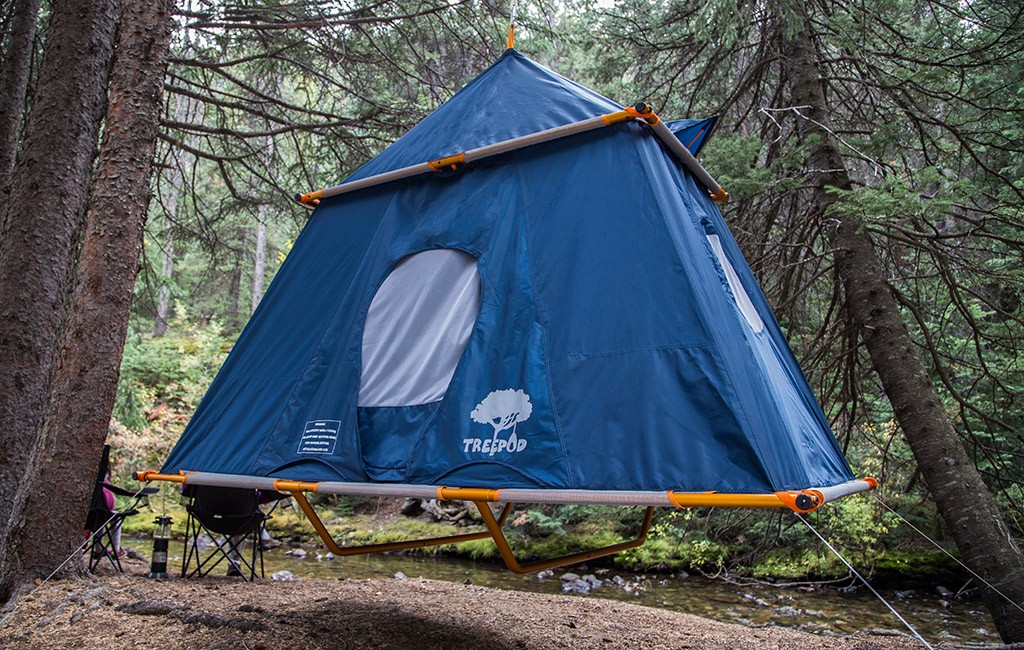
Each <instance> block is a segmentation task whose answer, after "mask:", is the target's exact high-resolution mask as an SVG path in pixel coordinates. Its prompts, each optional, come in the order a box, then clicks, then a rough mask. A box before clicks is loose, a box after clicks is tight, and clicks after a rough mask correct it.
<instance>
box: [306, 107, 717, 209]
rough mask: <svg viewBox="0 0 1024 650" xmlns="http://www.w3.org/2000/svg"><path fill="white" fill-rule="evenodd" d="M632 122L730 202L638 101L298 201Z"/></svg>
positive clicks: (312, 201)
mask: <svg viewBox="0 0 1024 650" xmlns="http://www.w3.org/2000/svg"><path fill="white" fill-rule="evenodd" d="M630 120H640V121H642V122H643V123H645V124H647V125H648V126H649V127H650V128H651V130H652V131H654V134H655V136H657V138H658V139H659V140H661V142H662V143H663V144H664V145H665V147H666V148H667V149H668V150H669V151H671V152H672V153H673V154H674V155H675V156H676V158H678V159H679V161H680V162H681V163H682V164H683V166H685V167H686V168H687V169H688V170H689V171H690V173H692V174H693V175H694V176H695V177H696V178H697V180H698V181H700V183H701V184H703V185H704V186H705V187H706V188H707V190H708V193H709V194H710V195H711V198H713V199H715V200H716V201H719V202H722V203H725V202H727V201H728V200H729V194H728V193H727V192H726V191H725V190H724V189H722V186H721V185H719V184H718V181H716V180H715V179H714V177H713V176H711V174H709V173H708V171H707V170H706V169H704V167H703V166H702V165H701V164H700V162H698V161H697V159H696V158H695V157H694V155H693V154H692V153H690V150H689V149H687V148H686V145H684V144H683V143H682V142H680V141H679V138H677V137H676V135H675V134H674V133H672V131H671V130H670V129H669V128H668V127H667V126H665V124H664V122H662V121H661V118H659V117H658V116H657V115H656V114H655V113H654V111H653V110H652V109H651V106H650V104H648V103H646V102H637V103H636V105H635V106H627V107H625V108H623V109H622V110H621V111H615V112H614V113H607V114H605V115H598V116H597V117H591V118H588V119H585V120H580V121H579V122H572V123H570V124H565V125H563V126H556V127H554V128H550V129H545V130H544V131H538V132H537V133H530V134H527V135H523V136H519V137H517V138H511V139H509V140H504V141H502V142H496V143H494V144H489V145H485V146H482V147H477V148H476V149H470V150H468V151H464V152H462V153H458V154H455V155H452V156H447V157H445V158H439V159H437V160H429V161H427V162H421V163H418V164H415V165H409V166H408V167H402V168H400V169H395V170H392V171H389V172H384V173H381V174H375V175H373V176H367V177H366V178H361V179H359V180H356V181H350V182H347V183H342V184H341V185H335V186H334V187H328V188H325V189H322V190H316V191H315V192H306V193H305V194H296V195H295V200H296V201H298V202H299V203H302V204H304V205H311V206H317V205H319V204H320V201H321V200H323V199H326V198H328V197H331V196H338V195H339V194H347V193H348V192H354V191H356V190H361V189H363V188H367V187H373V186H375V185H381V184H383V183H389V182H391V181H397V180H401V179H404V178H411V177H413V176H419V175H421V174H427V173H430V172H440V171H446V170H453V171H454V170H456V169H458V168H459V166H460V165H465V164H466V163H471V162H474V161H477V160H482V159H484V158H490V157H491V156H496V155H498V154H502V153H507V152H509V151H515V150H517V149H522V148H523V147H529V146H531V145H535V144H540V143H542V142H550V141H552V140H558V139H561V138H565V137H568V136H570V135H576V134H577V133H584V132H586V131H592V130H594V129H599V128H602V127H605V126H610V125H612V124H619V123H620V122H627V121H630Z"/></svg>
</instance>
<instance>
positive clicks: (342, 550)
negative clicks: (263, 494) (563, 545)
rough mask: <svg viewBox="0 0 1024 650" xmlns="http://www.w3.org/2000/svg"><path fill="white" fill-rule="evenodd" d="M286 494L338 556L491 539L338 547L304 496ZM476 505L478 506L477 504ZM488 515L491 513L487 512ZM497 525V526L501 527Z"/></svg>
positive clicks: (508, 509)
mask: <svg viewBox="0 0 1024 650" xmlns="http://www.w3.org/2000/svg"><path fill="white" fill-rule="evenodd" d="M288 492H289V493H290V494H291V495H292V496H293V497H295V501H296V502H297V503H298V504H299V507H300V508H302V512H304V513H305V514H306V518H307V519H309V523H311V524H313V528H315V529H316V532H317V534H318V535H320V539H322V540H323V542H324V545H326V546H327V550H328V551H330V552H331V553H334V554H335V555H338V556H348V555H367V554H369V553H388V552H392V551H404V550H407V549H410V548H424V547H427V546H443V545H444V544H459V543H461V542H470V541H473V540H475V539H487V538H488V537H491V533H490V532H489V531H486V530H482V531H480V532H478V533H466V534H463V535H447V536H445V537H431V538H430V539H412V540H407V541H404V542H388V543H385V544H364V545H362V546H338V543H337V542H336V541H334V538H333V537H331V533H330V531H328V530H327V527H326V526H324V522H322V521H320V516H319V515H317V514H316V511H315V510H313V506H311V505H310V504H309V501H307V500H306V497H305V495H304V494H303V493H302V492H300V491H298V490H288ZM477 505H480V504H479V503H478V504H477ZM512 505H513V504H511V503H508V504H505V509H504V510H502V511H501V516H500V517H499V520H500V521H501V524H504V523H505V520H506V519H508V514H509V513H510V512H511V511H512ZM483 506H484V508H485V509H486V508H487V504H483ZM487 513H488V514H490V513H491V511H490V510H487ZM491 519H494V515H493V514H492V515H491ZM501 524H499V526H500V525H501Z"/></svg>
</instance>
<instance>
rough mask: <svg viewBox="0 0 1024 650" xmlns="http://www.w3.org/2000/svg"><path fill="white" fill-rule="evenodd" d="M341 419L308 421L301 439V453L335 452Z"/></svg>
mask: <svg viewBox="0 0 1024 650" xmlns="http://www.w3.org/2000/svg"><path fill="white" fill-rule="evenodd" d="M339 431H341V420H313V421H311V422H307V423H306V428H305V429H304V430H303V432H302V440H300V441H299V453H300V454H333V453H334V446H335V445H336V444H338V432H339Z"/></svg>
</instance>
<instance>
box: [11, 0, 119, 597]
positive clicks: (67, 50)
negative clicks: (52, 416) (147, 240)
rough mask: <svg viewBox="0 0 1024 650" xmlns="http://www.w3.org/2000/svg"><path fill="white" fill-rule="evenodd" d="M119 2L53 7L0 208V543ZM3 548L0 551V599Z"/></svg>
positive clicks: (72, 233) (23, 456) (86, 176)
mask: <svg viewBox="0 0 1024 650" xmlns="http://www.w3.org/2000/svg"><path fill="white" fill-rule="evenodd" d="M119 5H120V2H119V0H76V1H72V0H67V1H65V2H57V3H54V5H53V13H52V16H51V18H50V25H49V28H48V30H47V38H46V45H45V47H44V53H43V59H42V63H41V64H40V70H39V80H38V82H37V85H36V92H35V97H34V100H33V105H32V109H31V111H30V112H29V115H28V118H27V120H26V124H25V137H24V140H23V144H22V147H21V150H20V151H19V154H18V161H17V164H16V165H15V170H14V176H13V177H12V182H11V194H10V197H9V199H8V200H7V201H6V202H5V204H4V207H3V208H0V209H2V210H3V211H4V212H3V217H2V218H0V223H2V224H3V230H2V232H0V422H3V429H2V430H0V468H2V475H0V539H5V538H6V531H7V528H8V527H9V525H10V523H11V515H12V514H13V513H14V512H19V513H20V512H21V510H22V505H23V504H19V503H17V502H16V499H15V497H16V490H17V488H18V484H19V482H20V481H21V478H22V476H23V475H24V474H25V472H26V470H27V463H28V460H29V452H30V451H31V450H32V448H33V447H34V446H35V443H36V437H37V433H38V430H39V425H40V423H41V421H42V414H43V411H44V408H45V404H46V395H47V391H48V388H49V380H50V373H51V371H52V368H53V361H54V359H55V357H56V350H57V346H58V342H59V338H60V330H61V325H62V320H63V317H64V306H65V300H66V298H67V295H68V288H69V286H70V278H71V276H72V272H73V269H74V265H75V261H76V259H77V253H78V248H79V241H80V238H81V233H82V228H83V225H84V215H85V206H86V201H87V199H88V195H89V180H90V175H91V174H90V172H91V168H92V163H93V160H94V158H95V154H96V142H97V139H98V134H99V127H100V121H101V120H102V118H103V113H104V111H105V110H106V103H107V102H106V88H107V78H108V76H109V73H110V63H111V57H112V55H113V51H114V35H115V31H116V25H117V18H118V15H119V9H120V6H119ZM9 546H10V545H9V544H7V543H5V544H0V600H2V599H5V598H6V589H5V585H6V586H9V584H7V583H5V581H4V580H3V577H4V576H5V575H6V574H7V571H8V570H9V569H8V564H7V563H6V562H5V558H6V554H7V550H8V548H9Z"/></svg>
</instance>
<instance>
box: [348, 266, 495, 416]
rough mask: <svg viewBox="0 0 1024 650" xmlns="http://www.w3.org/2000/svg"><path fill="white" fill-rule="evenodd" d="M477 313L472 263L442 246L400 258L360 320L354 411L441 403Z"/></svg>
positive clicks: (476, 285)
mask: <svg viewBox="0 0 1024 650" xmlns="http://www.w3.org/2000/svg"><path fill="white" fill-rule="evenodd" d="M479 311H480V276H479V274H478V273H477V268H476V258H475V257H473V256H472V255H469V254H467V253H463V252H462V251H457V250H452V249H447V248H444V249H436V250H429V251H423V252H422V253H416V254H415V255H410V256H409V257H406V258H404V259H403V260H402V261H401V262H399V263H398V266H396V267H395V269H394V270H393V271H392V272H391V275H389V276H388V277H387V279H386V280H384V284H382V285H381V286H380V289H378V290H377V294H376V295H375V296H374V297H373V301H372V302H371V303H370V309H369V311H368V313H367V315H366V324H365V325H364V327H363V376H362V381H361V384H360V386H359V406H364V407H374V406H415V405H418V404H430V403H432V402H437V401H440V400H441V399H442V398H443V397H444V394H445V392H447V390H448V384H449V383H450V382H451V380H452V375H454V374H455V367H456V366H457V365H458V364H459V359H460V358H462V352H463V350H465V349H466V343H467V342H468V341H469V335H470V333H471V332H472V331H473V324H474V323H476V316H477V312H479Z"/></svg>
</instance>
